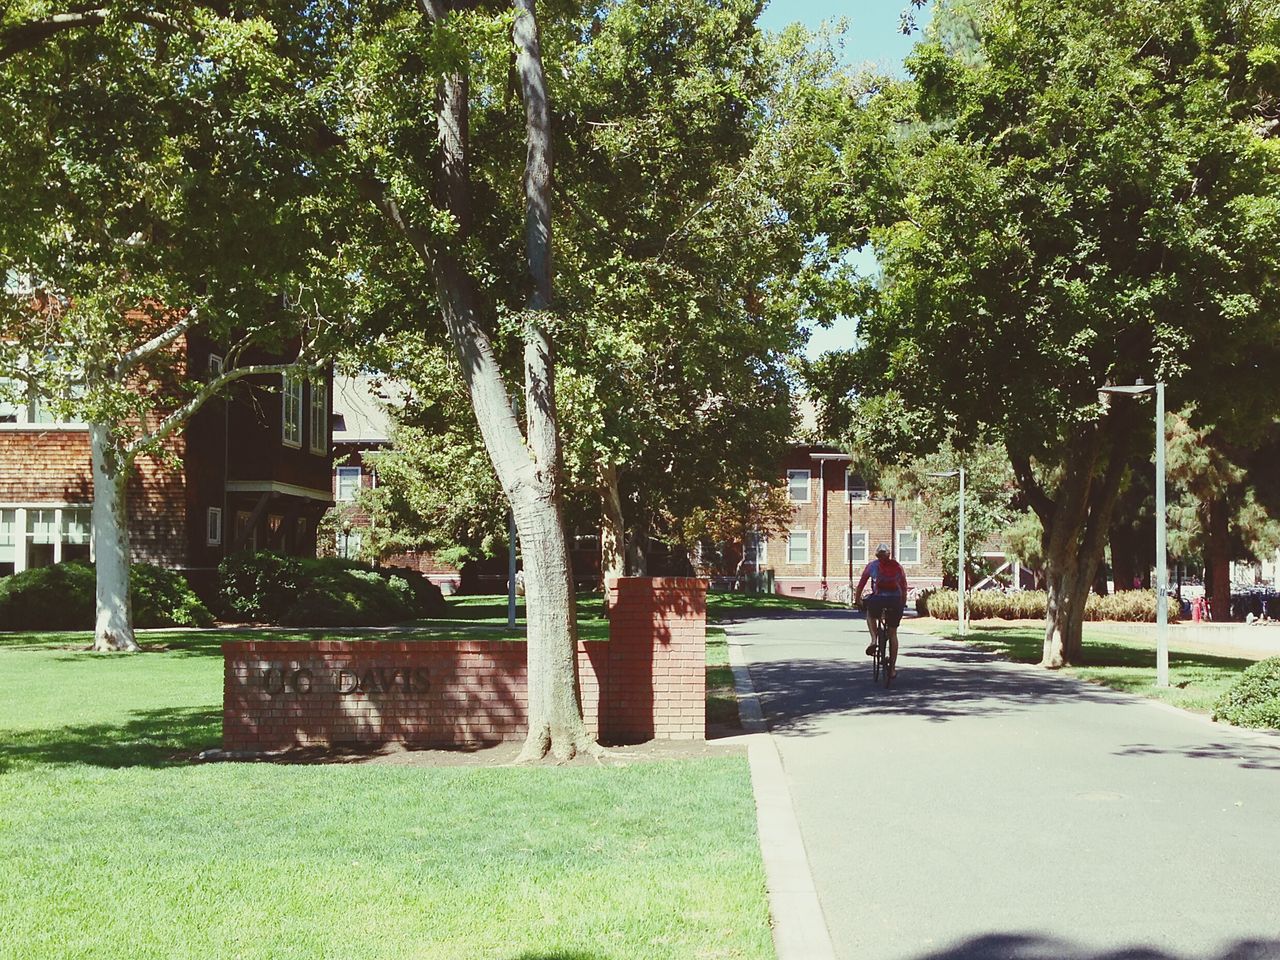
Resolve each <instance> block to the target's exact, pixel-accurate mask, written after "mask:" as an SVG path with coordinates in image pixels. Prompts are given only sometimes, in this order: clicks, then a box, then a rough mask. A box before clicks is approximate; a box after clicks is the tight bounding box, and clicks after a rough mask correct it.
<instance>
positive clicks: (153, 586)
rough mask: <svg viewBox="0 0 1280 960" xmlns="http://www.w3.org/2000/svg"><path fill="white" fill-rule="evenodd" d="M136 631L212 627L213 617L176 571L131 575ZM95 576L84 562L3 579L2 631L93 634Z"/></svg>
mask: <svg viewBox="0 0 1280 960" xmlns="http://www.w3.org/2000/svg"><path fill="white" fill-rule="evenodd" d="M129 586H130V592H131V596H132V602H133V625H134V626H135V627H140V628H145V627H208V626H212V625H213V615H212V614H211V613H210V612H209V610H208V608H207V607H206V606H205V605H204V604H203V603H201V602H200V598H199V597H197V596H196V595H195V593H194V592H192V590H191V586H190V585H189V584H188V583H187V581H186V579H185V578H184V577H183V576H182V575H181V574H180V573H175V572H174V571H172V570H165V569H163V568H161V567H156V566H152V565H151V564H149V563H135V564H132V565H131V566H130V569H129ZM96 591H97V583H96V573H95V571H94V568H93V565H92V564H89V563H86V562H84V561H83V560H70V561H68V562H66V563H58V564H54V565H53V566H48V567H36V568H35V569H32V570H24V571H22V572H21V573H15V574H13V575H12V576H9V577H5V578H3V579H0V630H92V629H93V623H94V619H95V618H94V613H95V607H96Z"/></svg>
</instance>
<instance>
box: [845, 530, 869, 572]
mask: <svg viewBox="0 0 1280 960" xmlns="http://www.w3.org/2000/svg"><path fill="white" fill-rule="evenodd" d="M855 537H862V557H861V558H858V557H855V556H854V555H853V550H852V545H853V539H854V538H855ZM870 559H871V532H870V531H869V530H846V531H845V532H844V562H845V564H846V565H851V566H852V565H857V564H864V565H865V564H866V563H868V562H869V561H870Z"/></svg>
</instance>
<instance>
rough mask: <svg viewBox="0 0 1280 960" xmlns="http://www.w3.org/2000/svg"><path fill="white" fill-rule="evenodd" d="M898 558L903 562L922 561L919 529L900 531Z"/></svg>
mask: <svg viewBox="0 0 1280 960" xmlns="http://www.w3.org/2000/svg"><path fill="white" fill-rule="evenodd" d="M897 559H898V562H899V563H901V564H908V563H919V562H920V534H919V532H918V531H916V530H899V531H898V554H897Z"/></svg>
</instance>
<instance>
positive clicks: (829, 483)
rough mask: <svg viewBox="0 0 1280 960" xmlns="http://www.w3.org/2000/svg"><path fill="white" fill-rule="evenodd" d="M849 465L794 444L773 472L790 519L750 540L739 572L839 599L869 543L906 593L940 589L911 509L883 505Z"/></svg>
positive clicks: (839, 456)
mask: <svg viewBox="0 0 1280 960" xmlns="http://www.w3.org/2000/svg"><path fill="white" fill-rule="evenodd" d="M851 468H852V460H851V458H850V457H849V455H848V454H846V453H840V452H839V451H837V450H835V449H833V448H831V447H820V446H800V445H798V446H795V447H793V448H792V449H791V452H790V453H789V454H788V456H787V458H786V460H785V461H784V463H783V464H782V465H781V466H780V469H779V473H780V478H779V479H780V481H781V482H784V483H786V485H787V493H788V497H789V499H790V500H791V502H792V504H794V509H795V512H794V515H793V518H792V520H791V522H790V524H789V526H788V528H787V529H786V530H785V531H782V532H780V533H777V534H774V535H773V536H772V537H769V538H762V537H759V536H758V535H757V536H753V537H750V538H749V542H748V543H746V544H744V545H743V548H742V554H741V561H742V563H741V570H742V572H744V573H755V572H762V571H771V572H772V575H773V583H774V589H775V591H776V592H778V593H781V594H786V595H789V596H804V597H815V598H827V599H833V600H834V599H837V598H840V599H843V598H844V597H846V596H847V592H846V591H847V590H848V588H849V585H850V580H852V582H853V584H854V585H855V586H856V585H857V581H858V578H859V577H860V576H861V574H862V569H863V567H864V566H866V564H867V563H868V562H869V561H870V560H872V559H874V557H875V550H876V546H877V545H878V544H881V543H886V544H889V547H890V549H891V550H892V551H893V555H894V556H895V557H896V558H897V559H898V561H899V562H900V563H901V564H902V566H903V568H904V569H905V571H906V575H907V582H908V584H909V585H910V587H911V588H912V589H913V590H915V589H918V588H925V587H937V586H940V585H941V584H942V576H943V563H944V561H943V560H942V559H941V558H939V557H938V556H937V555H936V554H935V552H934V551H933V549H932V545H931V544H930V543H929V541H928V538H927V537H926V535H925V532H924V531H923V529H922V528H921V526H920V524H919V522H918V520H917V517H916V504H915V503H891V502H888V501H887V500H886V499H885V498H883V497H882V496H881V495H880V494H878V493H876V492H875V491H872V490H869V489H868V488H867V485H866V483H865V482H863V480H862V478H861V477H860V476H859V475H858V474H857V473H855V472H854V471H853V470H852V469H851ZM735 559H736V558H735Z"/></svg>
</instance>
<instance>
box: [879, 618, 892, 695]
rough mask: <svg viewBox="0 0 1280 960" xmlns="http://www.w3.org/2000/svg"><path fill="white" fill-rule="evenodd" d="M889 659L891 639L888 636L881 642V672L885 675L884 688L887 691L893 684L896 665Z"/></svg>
mask: <svg viewBox="0 0 1280 960" xmlns="http://www.w3.org/2000/svg"><path fill="white" fill-rule="evenodd" d="M886 634H887V631H886ZM889 657H890V651H889V638H888V636H887V635H886V636H884V637H883V638H882V639H881V640H880V660H881V661H882V663H881V667H880V671H881V673H882V674H883V675H884V688H885V689H886V690H888V689H889V685H890V684H892V683H893V667H894V664H892V663H890V662H889Z"/></svg>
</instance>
